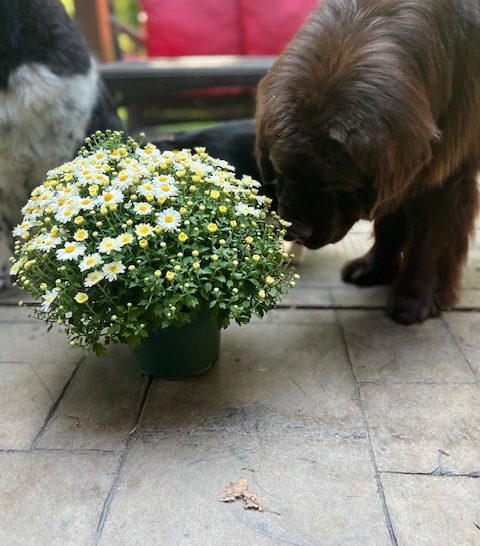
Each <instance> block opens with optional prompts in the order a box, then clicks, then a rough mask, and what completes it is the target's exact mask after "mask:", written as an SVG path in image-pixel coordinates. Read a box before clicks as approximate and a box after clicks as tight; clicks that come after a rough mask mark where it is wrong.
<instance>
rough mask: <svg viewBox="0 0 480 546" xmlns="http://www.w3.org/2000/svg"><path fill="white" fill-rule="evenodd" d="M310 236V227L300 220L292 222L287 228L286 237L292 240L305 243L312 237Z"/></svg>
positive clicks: (311, 229)
mask: <svg viewBox="0 0 480 546" xmlns="http://www.w3.org/2000/svg"><path fill="white" fill-rule="evenodd" d="M312 234H313V228H312V226H310V225H309V224H306V223H305V222H302V221H301V220H294V221H293V222H292V225H291V226H290V227H289V228H288V235H290V237H291V238H292V239H298V240H300V241H306V240H308V239H309V238H310V237H311V236H312Z"/></svg>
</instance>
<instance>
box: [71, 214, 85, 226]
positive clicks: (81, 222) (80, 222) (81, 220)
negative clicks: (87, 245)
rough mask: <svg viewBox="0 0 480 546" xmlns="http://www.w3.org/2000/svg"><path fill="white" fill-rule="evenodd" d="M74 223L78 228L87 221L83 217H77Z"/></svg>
mask: <svg viewBox="0 0 480 546" xmlns="http://www.w3.org/2000/svg"><path fill="white" fill-rule="evenodd" d="M73 222H74V223H75V224H76V225H77V226H81V225H82V224H83V223H84V222H85V219H84V218H83V216H77V217H76V218H75V219H74V220H73Z"/></svg>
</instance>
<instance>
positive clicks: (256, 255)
mask: <svg viewBox="0 0 480 546" xmlns="http://www.w3.org/2000/svg"><path fill="white" fill-rule="evenodd" d="M252 260H253V261H254V262H259V261H260V256H259V255H258V254H254V255H253V256H252Z"/></svg>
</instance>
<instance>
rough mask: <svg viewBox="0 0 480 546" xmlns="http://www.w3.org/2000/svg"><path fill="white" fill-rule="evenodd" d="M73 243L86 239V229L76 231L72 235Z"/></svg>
mask: <svg viewBox="0 0 480 546" xmlns="http://www.w3.org/2000/svg"><path fill="white" fill-rule="evenodd" d="M73 238H74V239H75V241H80V242H81V241H86V240H87V239H88V231H87V230H86V229H77V231H76V232H75V233H74V234H73Z"/></svg>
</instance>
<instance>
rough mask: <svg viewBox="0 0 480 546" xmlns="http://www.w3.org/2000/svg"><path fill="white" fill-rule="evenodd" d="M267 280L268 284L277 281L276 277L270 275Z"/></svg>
mask: <svg viewBox="0 0 480 546" xmlns="http://www.w3.org/2000/svg"><path fill="white" fill-rule="evenodd" d="M265 282H266V283H267V284H268V285H272V284H273V283H274V282H275V279H274V278H273V277H270V276H268V277H267V278H266V279H265Z"/></svg>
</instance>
